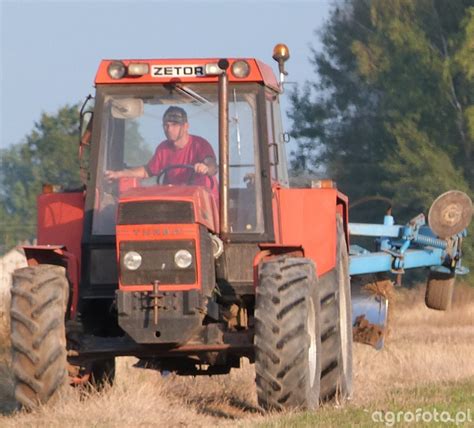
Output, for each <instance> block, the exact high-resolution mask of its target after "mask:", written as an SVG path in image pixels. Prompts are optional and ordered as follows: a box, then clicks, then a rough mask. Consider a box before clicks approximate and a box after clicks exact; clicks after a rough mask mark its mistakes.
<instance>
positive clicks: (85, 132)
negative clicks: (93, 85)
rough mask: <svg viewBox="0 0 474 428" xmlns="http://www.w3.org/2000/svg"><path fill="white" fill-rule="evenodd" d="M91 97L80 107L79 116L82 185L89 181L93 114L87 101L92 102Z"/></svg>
mask: <svg viewBox="0 0 474 428" xmlns="http://www.w3.org/2000/svg"><path fill="white" fill-rule="evenodd" d="M92 99H93V98H92V96H91V95H89V96H88V97H87V98H86V100H85V101H84V104H83V105H82V107H81V111H80V116H79V168H80V178H81V182H82V184H84V185H87V182H88V181H89V159H90V147H91V137H92V122H93V117H94V112H93V111H92V105H90V103H89V101H90V100H92Z"/></svg>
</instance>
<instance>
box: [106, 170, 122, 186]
mask: <svg viewBox="0 0 474 428" xmlns="http://www.w3.org/2000/svg"><path fill="white" fill-rule="evenodd" d="M120 172H121V171H109V170H106V171H105V173H104V177H105V179H106V180H107V181H108V182H109V183H111V182H112V181H114V180H117V179H118V178H120V177H121V176H122V175H121V174H120Z"/></svg>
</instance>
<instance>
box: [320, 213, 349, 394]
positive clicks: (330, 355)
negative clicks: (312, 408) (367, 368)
mask: <svg viewBox="0 0 474 428" xmlns="http://www.w3.org/2000/svg"><path fill="white" fill-rule="evenodd" d="M320 293H321V333H322V334H321V352H322V366H321V400H329V399H331V398H333V397H334V396H336V395H337V397H338V398H340V399H348V398H350V397H351V396H352V391H353V386H352V377H353V375H352V342H353V341H352V304H351V288H350V278H349V257H348V254H347V245H346V239H345V234H344V226H343V221H342V218H341V217H340V216H338V217H337V246H336V267H335V269H334V270H333V271H331V272H329V273H328V274H326V275H325V276H324V277H322V278H321V279H320Z"/></svg>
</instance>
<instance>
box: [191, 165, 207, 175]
mask: <svg viewBox="0 0 474 428" xmlns="http://www.w3.org/2000/svg"><path fill="white" fill-rule="evenodd" d="M194 171H196V172H197V173H198V174H207V173H208V172H209V167H208V166H207V165H206V164H204V163H197V164H195V165H194Z"/></svg>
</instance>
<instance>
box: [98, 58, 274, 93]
mask: <svg viewBox="0 0 474 428" xmlns="http://www.w3.org/2000/svg"><path fill="white" fill-rule="evenodd" d="M218 61H219V59H218V58H199V59H197V58H186V59H183V58H181V59H137V60H135V59H122V60H111V59H105V60H102V61H101V63H100V66H99V70H98V71H97V74H96V77H95V84H96V85H101V84H115V85H121V84H163V83H212V82H214V83H215V82H217V81H218V77H217V76H205V75H204V71H203V70H204V65H205V64H209V63H214V64H216V63H217V62H218ZM227 61H229V68H228V69H227V75H228V78H229V82H259V83H263V84H265V85H266V86H269V87H271V88H272V89H274V90H276V91H278V90H279V86H278V81H277V79H276V77H275V74H274V73H273V70H272V68H271V67H270V66H269V65H267V64H265V63H263V62H262V61H259V60H258V59H254V58H231V59H227ZM236 61H246V62H247V63H248V64H249V66H250V72H249V75H248V76H247V77H244V78H237V77H235V76H234V75H233V74H232V73H231V67H232V64H233V63H234V62H236ZM114 62H122V63H123V64H124V65H125V67H128V66H129V65H130V64H132V63H133V64H148V66H149V71H148V73H146V74H143V75H141V76H129V75H127V74H126V75H125V76H124V77H122V78H120V79H113V78H111V77H110V76H109V73H108V67H109V65H110V64H111V63H114Z"/></svg>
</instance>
